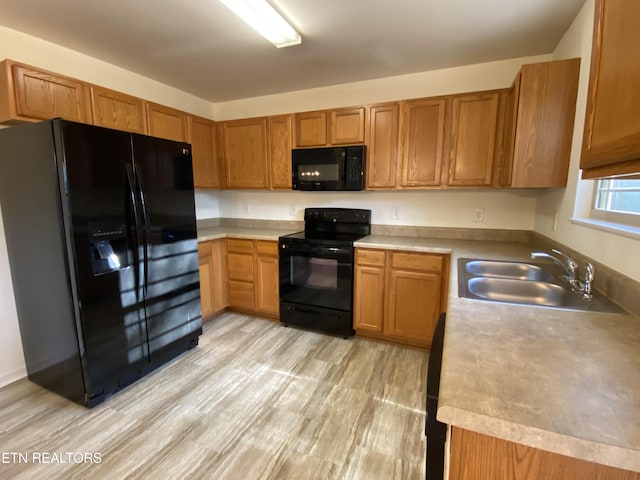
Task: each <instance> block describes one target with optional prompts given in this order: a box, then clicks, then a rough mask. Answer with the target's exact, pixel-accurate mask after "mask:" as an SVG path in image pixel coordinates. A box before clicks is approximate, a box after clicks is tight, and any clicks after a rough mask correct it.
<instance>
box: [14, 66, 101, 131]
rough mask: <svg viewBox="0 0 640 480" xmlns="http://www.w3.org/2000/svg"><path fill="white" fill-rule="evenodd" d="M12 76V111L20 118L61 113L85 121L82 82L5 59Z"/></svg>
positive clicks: (63, 116) (61, 115) (51, 116)
mask: <svg viewBox="0 0 640 480" xmlns="http://www.w3.org/2000/svg"><path fill="white" fill-rule="evenodd" d="M5 65H6V67H5V68H7V67H10V69H11V76H12V80H13V92H9V93H8V94H9V95H14V96H15V97H14V98H13V99H9V101H10V102H11V103H14V106H15V108H14V114H13V115H12V116H15V117H17V119H20V120H48V119H50V118H55V117H62V118H64V119H66V120H72V121H76V122H87V120H88V115H87V110H88V103H87V98H86V95H87V93H86V87H87V86H86V84H85V83H83V82H80V81H79V80H75V79H73V78H68V77H65V76H62V75H57V74H54V73H51V72H47V71H45V70H39V69H35V68H32V67H29V66H27V65H21V64H16V63H13V62H10V61H7V63H6V64H5Z"/></svg>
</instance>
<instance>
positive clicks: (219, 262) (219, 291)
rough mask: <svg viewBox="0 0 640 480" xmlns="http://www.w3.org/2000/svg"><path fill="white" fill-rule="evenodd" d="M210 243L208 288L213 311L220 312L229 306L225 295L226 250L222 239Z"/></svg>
mask: <svg viewBox="0 0 640 480" xmlns="http://www.w3.org/2000/svg"><path fill="white" fill-rule="evenodd" d="M210 243H211V263H210V266H209V272H210V277H209V278H210V287H209V288H210V291H211V307H212V309H213V311H214V312H220V311H222V310H224V309H225V308H227V307H228V306H229V299H228V295H227V255H226V253H227V252H226V248H225V241H224V240H214V241H212V242H210ZM201 288H202V287H201Z"/></svg>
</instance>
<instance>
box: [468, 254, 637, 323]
mask: <svg viewBox="0 0 640 480" xmlns="http://www.w3.org/2000/svg"><path fill="white" fill-rule="evenodd" d="M555 270H556V268H555V267H554V266H553V265H550V266H548V267H546V266H544V265H536V264H532V263H525V262H505V261H498V260H479V259H471V258H461V259H459V260H458V296H460V297H462V298H470V299H474V300H484V301H489V302H499V303H512V304H519V305H530V306H537V307H548V308H560V309H565V310H579V311H593V312H605V313H624V311H623V310H622V309H621V308H619V307H618V306H617V305H615V304H614V303H612V302H611V301H609V300H608V299H607V298H606V297H603V296H602V295H599V294H597V292H596V293H595V294H594V295H593V297H592V298H591V299H585V298H584V297H583V296H582V294H580V293H577V292H574V291H573V290H572V289H571V287H570V286H569V285H568V284H567V283H566V281H564V280H563V279H562V277H561V275H560V274H559V273H558V274H556V272H555Z"/></svg>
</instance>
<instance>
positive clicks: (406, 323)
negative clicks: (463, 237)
mask: <svg viewBox="0 0 640 480" xmlns="http://www.w3.org/2000/svg"><path fill="white" fill-rule="evenodd" d="M448 272H449V256H448V255H442V254H434V253H416V252H405V251H384V250H375V249H363V248H357V249H356V266H355V281H354V325H353V326H354V330H356V333H357V334H358V335H360V336H363V337H370V338H375V339H379V340H387V341H390V342H394V343H400V344H405V345H411V346H414V347H419V348H424V349H429V348H430V347H431V340H432V337H433V331H434V329H435V325H436V322H437V321H438V317H439V315H440V313H441V312H444V311H445V310H446V298H447V286H448V277H449V275H448Z"/></svg>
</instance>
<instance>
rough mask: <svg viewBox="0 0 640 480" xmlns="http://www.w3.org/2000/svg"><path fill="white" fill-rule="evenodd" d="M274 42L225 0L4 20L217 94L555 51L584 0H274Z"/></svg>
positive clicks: (65, 6) (16, 3)
mask: <svg viewBox="0 0 640 480" xmlns="http://www.w3.org/2000/svg"><path fill="white" fill-rule="evenodd" d="M270 1H271V3H272V5H273V6H274V7H275V8H276V9H277V10H279V11H280V12H281V13H282V14H283V15H284V16H285V18H287V19H288V20H289V21H290V23H292V25H293V26H294V28H296V29H297V30H298V32H300V34H301V35H302V44H301V45H298V46H294V47H287V48H283V49H277V48H275V47H274V46H273V45H271V44H270V43H269V42H267V41H266V40H264V39H263V38H262V37H260V36H259V35H258V34H257V33H255V32H254V31H253V30H251V29H250V27H248V26H246V25H245V24H244V23H243V22H242V21H241V20H240V19H238V18H237V17H236V16H235V15H234V14H233V13H232V12H231V11H229V10H228V9H227V8H226V7H225V6H224V5H222V3H220V2H219V1H218V0H134V1H132V0H57V1H52V0H2V5H1V7H0V24H2V25H4V26H6V27H9V28H12V29H15V30H19V31H22V32H25V33H28V34H31V35H34V36H36V37H40V38H43V39H45V40H48V41H51V42H53V43H57V44H59V45H63V46H66V47H68V48H71V49H74V50H76V51H79V52H82V53H84V54H87V55H90V56H92V57H94V58H98V59H101V60H104V61H106V62H109V63H112V64H115V65H118V66H121V67H123V68H125V69H127V70H130V71H133V72H136V73H139V74H141V75H144V76H147V77H151V78H153V79H155V80H158V81H160V82H162V83H165V84H167V85H171V86H173V87H176V88H179V89H181V90H184V91H186V92H190V93H192V94H194V95H197V96H199V97H202V98H205V99H208V100H210V101H213V102H219V101H225V100H232V99H238V98H247V97H254V96H259V95H266V94H272V93H280V92H285V91H291V90H300V89H306V88H313V87H319V86H326V85H333V84H339V83H347V82H354V81H359V80H366V79H372V78H380V77H387V76H393V75H401V74H405V73H414V72H421V71H427V70H434V69H439V68H447V67H453V66H459V65H469V64H474V63H482V62H488V61H494V60H500V59H506V58H514V57H521V56H527V55H536V54H543V53H550V52H551V51H552V50H553V49H554V47H555V46H556V44H557V43H558V41H559V40H560V38H561V37H562V35H563V34H564V32H565V31H566V29H567V28H568V27H569V25H570V24H571V22H572V20H573V19H574V17H575V16H576V14H577V13H578V11H579V9H580V8H581V7H582V5H583V4H584V2H585V0H270Z"/></svg>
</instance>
